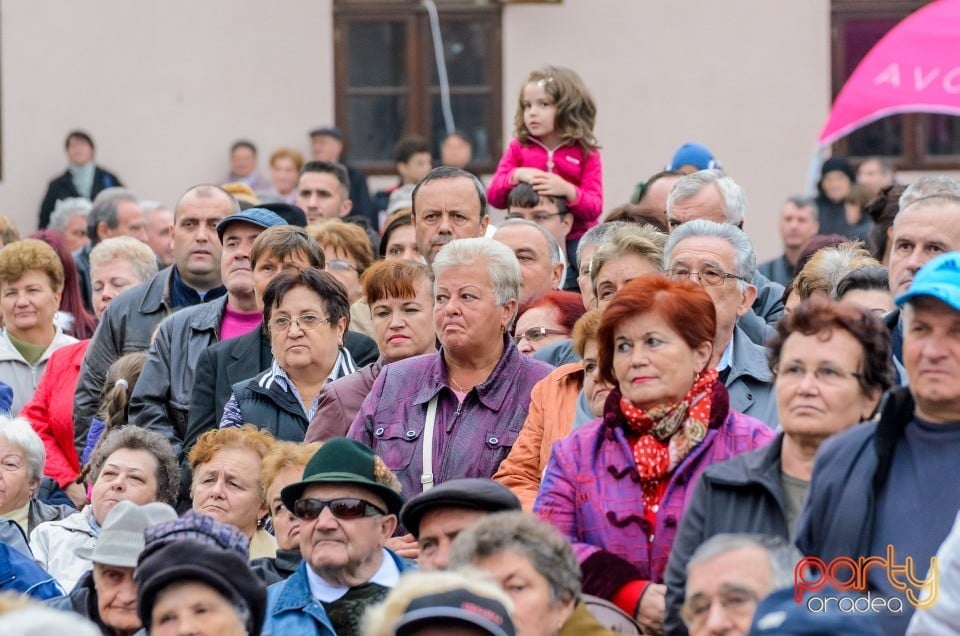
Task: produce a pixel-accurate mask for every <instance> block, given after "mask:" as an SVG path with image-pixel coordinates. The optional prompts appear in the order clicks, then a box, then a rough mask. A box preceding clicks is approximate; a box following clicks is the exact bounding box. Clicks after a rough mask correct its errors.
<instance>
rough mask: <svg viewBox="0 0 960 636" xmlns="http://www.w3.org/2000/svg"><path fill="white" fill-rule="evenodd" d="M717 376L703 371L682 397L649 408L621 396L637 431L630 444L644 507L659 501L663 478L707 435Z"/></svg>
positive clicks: (622, 406)
mask: <svg viewBox="0 0 960 636" xmlns="http://www.w3.org/2000/svg"><path fill="white" fill-rule="evenodd" d="M717 378H718V373H717V370H716V369H708V370H706V371H703V372H702V373H700V375H699V376H698V377H697V380H696V381H695V382H694V383H693V386H692V387H690V390H689V391H687V394H686V395H685V396H684V398H683V399H682V400H680V401H679V402H672V403H667V404H661V405H659V406H656V407H654V408H652V409H650V410H649V411H644V410H642V409H640V408H637V407H636V406H634V405H633V404H632V403H631V402H629V401H628V400H626V399H625V398H620V411H621V412H622V413H623V416H624V418H625V419H626V421H627V426H628V427H629V428H630V429H631V430H632V431H634V432H636V433H638V434H639V438H638V439H637V441H636V443H635V444H634V445H633V459H634V461H635V462H636V464H637V472H638V473H639V474H640V478H641V479H642V482H643V484H644V488H643V496H644V504H645V505H647V507H650V506H651V505H653V504H654V503H657V501H658V500H659V486H660V482H661V481H662V480H663V478H664V477H666V476H667V475H669V474H670V473H672V472H673V470H674V469H675V468H676V467H677V466H679V465H680V462H682V461H683V460H684V458H685V457H686V456H687V455H689V454H690V451H692V450H693V449H694V448H695V447H696V446H697V444H699V443H700V442H702V441H703V438H704V437H706V435H707V430H708V429H709V427H710V410H711V407H712V404H713V399H712V395H713V387H714V385H715V384H716V383H717ZM648 500H649V501H648Z"/></svg>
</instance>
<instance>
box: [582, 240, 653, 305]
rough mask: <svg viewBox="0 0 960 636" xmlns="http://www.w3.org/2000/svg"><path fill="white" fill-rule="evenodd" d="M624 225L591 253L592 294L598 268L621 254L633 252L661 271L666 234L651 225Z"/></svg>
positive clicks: (595, 286)
mask: <svg viewBox="0 0 960 636" xmlns="http://www.w3.org/2000/svg"><path fill="white" fill-rule="evenodd" d="M625 225H627V227H624V228H622V229H621V230H620V231H619V232H617V233H616V234H614V235H613V236H610V237H608V239H607V240H606V241H605V242H604V243H602V244H601V245H600V246H599V247H598V248H597V251H596V252H594V254H593V259H592V260H591V261H590V284H591V286H592V287H593V293H594V295H596V294H597V291H598V290H597V278H598V277H599V276H600V270H601V269H603V266H604V265H606V264H607V263H608V262H610V261H612V260H614V259H617V258H620V257H621V256H625V255H627V254H634V255H636V256H639V257H640V258H644V259H646V260H648V261H650V262H651V263H652V264H653V266H654V267H655V268H657V270H658V271H663V246H664V244H665V243H666V241H667V235H666V234H664V233H663V232H660V231H659V230H657V229H656V228H655V227H653V226H652V225H637V224H636V223H627V224H625Z"/></svg>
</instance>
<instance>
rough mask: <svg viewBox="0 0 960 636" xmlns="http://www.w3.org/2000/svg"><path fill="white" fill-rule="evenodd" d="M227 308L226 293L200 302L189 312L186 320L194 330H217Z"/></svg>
mask: <svg viewBox="0 0 960 636" xmlns="http://www.w3.org/2000/svg"><path fill="white" fill-rule="evenodd" d="M226 309H227V294H224V295H223V296H221V297H220V298H215V299H213V300H211V301H210V302H208V303H200V304H199V305H196V308H195V309H194V310H193V311H191V312H190V317H189V320H188V321H187V322H188V324H189V326H190V329H193V330H194V331H210V330H213V331H219V330H220V322H221V321H222V320H223V313H224V312H225V311H226Z"/></svg>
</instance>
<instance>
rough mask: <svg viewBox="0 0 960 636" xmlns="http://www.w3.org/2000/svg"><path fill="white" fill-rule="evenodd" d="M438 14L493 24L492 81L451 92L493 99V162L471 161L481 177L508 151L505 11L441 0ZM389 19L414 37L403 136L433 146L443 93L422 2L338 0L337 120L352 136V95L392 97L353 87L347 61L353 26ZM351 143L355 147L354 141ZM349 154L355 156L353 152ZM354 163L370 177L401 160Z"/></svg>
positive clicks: (391, 170)
mask: <svg viewBox="0 0 960 636" xmlns="http://www.w3.org/2000/svg"><path fill="white" fill-rule="evenodd" d="M437 10H438V15H439V17H440V20H441V22H443V21H445V20H449V21H469V20H471V19H473V20H477V19H480V20H484V21H489V22H491V23H493V24H492V25H491V27H492V28H491V32H492V35H493V38H494V40H495V41H494V42H493V44H492V45H491V47H490V51H491V54H490V55H488V59H487V60H486V63H487V64H488V66H487V77H488V80H489V81H488V83H487V84H485V85H482V86H464V87H457V86H452V87H451V91H450V95H451V97H455V96H457V95H471V94H486V95H487V112H488V113H489V116H488V117H487V118H486V120H485V130H486V131H487V133H488V134H487V140H488V143H489V148H490V157H489V159H488V160H484V161H479V162H474V163H471V165H470V166H469V169H470V170H472V171H474V172H476V173H492V172H493V171H494V170H495V169H496V166H497V162H498V161H499V160H500V156H501V155H502V153H503V42H502V7H501V6H500V5H499V4H490V5H482V6H477V5H476V4H475V3H474V2H471V1H469V0H438V1H437ZM384 20H391V21H397V22H403V23H405V24H406V28H407V33H408V37H407V44H406V51H405V61H404V64H405V66H406V72H407V82H408V86H407V87H406V88H405V90H404V91H403V92H404V93H405V94H406V98H407V102H406V112H407V121H406V122H405V123H404V126H403V134H404V135H417V136H421V137H424V138H425V139H427V140H428V141H431V143H432V140H431V136H432V123H433V122H432V106H433V104H432V100H433V98H434V96H435V95H436V94H437V93H438V89H436V88H434V87H432V86H430V85H429V82H430V81H431V78H432V72H433V70H432V68H430V64H431V59H432V46H433V40H432V36H431V33H430V25H429V19H428V15H427V12H426V9H425V8H424V7H423V6H422V5H421V4H420V3H419V2H417V1H416V0H335V2H334V7H333V25H334V86H335V91H334V93H335V94H334V109H335V118H334V119H335V121H336V124H337V126H338V127H339V128H340V130H343V131H344V132H345V133H346V132H347V131H348V130H350V125H349V124H350V113H349V108H348V106H347V104H348V99H349V97H351V96H358V95H364V94H369V95H378V94H387V93H384V92H383V91H384V89H382V88H379V87H370V88H356V87H353V88H351V87H349V86H348V81H347V77H348V63H349V60H347V59H346V58H347V49H348V43H347V41H346V38H347V37H348V36H347V29H348V26H349V24H350V23H354V22H382V21H384ZM395 141H397V140H395ZM347 143H348V145H349V139H347ZM347 154H348V155H349V148H348V153H347ZM437 158H438V157H435V159H437ZM349 160H350V163H351V165H354V166H356V167H357V168H359V169H360V170H362V171H363V172H365V173H366V174H367V175H393V174H396V167H395V162H394V161H393V160H392V159H391V160H389V161H385V160H380V161H372V160H369V159H363V158H361V157H356V156H350V157H349Z"/></svg>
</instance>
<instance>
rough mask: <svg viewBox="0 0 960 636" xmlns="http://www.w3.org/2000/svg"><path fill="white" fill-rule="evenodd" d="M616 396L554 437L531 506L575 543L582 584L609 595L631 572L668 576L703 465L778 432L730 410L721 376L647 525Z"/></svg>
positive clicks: (653, 578) (758, 444)
mask: <svg viewBox="0 0 960 636" xmlns="http://www.w3.org/2000/svg"><path fill="white" fill-rule="evenodd" d="M619 402H620V392H619V391H616V390H615V391H613V392H612V393H611V395H610V396H609V397H608V398H607V404H606V407H605V409H604V416H603V418H600V419H597V420H594V421H593V422H590V423H589V424H585V425H584V426H582V427H580V428H579V429H576V430H575V431H573V433H571V434H570V435H569V436H568V437H566V438H564V439H562V440H560V441H557V442H555V443H554V445H553V452H552V454H551V456H550V462H549V463H548V465H547V469H546V472H545V474H544V477H543V481H542V482H541V485H540V492H539V494H538V495H537V500H536V503H535V504H534V508H533V509H534V512H535V513H536V514H537V515H539V516H540V517H541V518H542V519H544V520H545V521H548V522H550V523H551V524H553V525H554V526H555V527H556V528H557V529H559V530H560V532H561V533H563V534H564V535H565V536H566V537H567V538H568V539H569V540H570V542H571V543H572V544H573V547H574V550H575V551H576V553H577V558H578V559H579V561H580V563H581V565H582V566H583V570H584V591H588V593H591V594H595V595H598V596H604V597H607V598H610V597H611V596H612V595H613V594H615V593H616V592H617V591H618V590H619V589H620V588H621V587H623V585H625V584H626V583H629V582H630V581H632V580H649V581H653V582H655V583H661V582H663V573H664V570H665V569H666V567H667V558H668V557H669V556H670V547H671V546H672V545H673V539H674V537H675V536H676V533H677V528H678V527H679V526H680V517H681V516H682V515H683V511H684V509H685V508H686V505H687V500H688V499H689V497H690V495H691V494H692V493H693V485H694V483H695V482H696V480H697V478H698V477H699V476H700V473H701V472H703V470H704V469H705V468H706V467H707V466H709V465H710V464H713V463H714V462H720V461H723V460H725V459H730V458H731V457H733V456H734V455H738V454H740V453H743V452H746V451H749V450H753V449H755V448H759V447H761V446H765V445H766V444H768V443H770V442H771V441H772V440H773V439H774V437H775V436H776V434H775V432H774V431H773V430H772V429H771V428H770V427H769V426H767V425H766V424H764V423H763V422H761V421H760V420H757V419H754V418H752V417H749V416H747V415H744V414H742V413H738V412H736V411H729V410H728V404H729V400H728V397H727V393H726V389H724V387H723V385H722V384H720V383H717V385H716V386H715V388H714V393H713V409H712V416H711V423H710V428H709V430H708V432H707V436H706V437H705V438H704V440H703V442H701V443H700V444H699V445H697V446H696V448H694V449H693V451H691V453H690V454H689V455H688V456H687V457H686V458H685V459H684V460H683V461H682V462H681V463H680V465H679V466H678V467H677V468H676V470H674V472H673V474H672V475H671V476H670V480H669V482H668V484H667V488H666V491H665V492H664V494H663V498H662V499H661V501H660V506H659V510H658V511H657V515H656V523H655V524H654V525H653V527H650V524H649V523H648V521H647V520H646V519H645V518H644V514H643V494H642V491H641V488H640V476H639V474H638V473H637V468H636V464H635V463H634V459H633V451H632V447H631V442H630V440H628V438H627V435H626V430H625V428H624V426H625V422H624V420H623V416H622V415H621V413H620V408H619ZM724 414H725V415H724ZM621 565H622V567H621ZM599 569H602V572H601V571H591V570H599ZM589 590H592V591H589Z"/></svg>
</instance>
